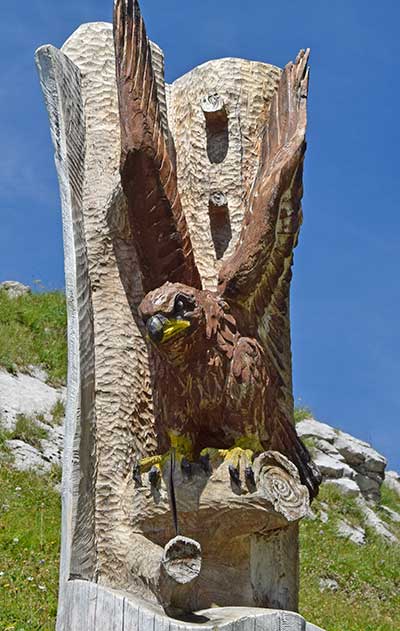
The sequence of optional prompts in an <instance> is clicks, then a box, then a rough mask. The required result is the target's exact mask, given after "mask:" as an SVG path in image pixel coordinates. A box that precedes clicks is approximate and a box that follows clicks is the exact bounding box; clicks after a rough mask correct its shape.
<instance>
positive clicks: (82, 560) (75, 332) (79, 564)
mask: <svg viewBox="0 0 400 631" xmlns="http://www.w3.org/2000/svg"><path fill="white" fill-rule="evenodd" d="M36 63H37V66H38V69H39V74H40V81H41V85H42V89H43V93H44V97H45V101H46V105H47V109H48V113H49V119H50V129H51V135H52V139H53V144H54V148H55V162H56V168H57V174H58V179H59V186H60V196H61V207H62V217H63V237H64V259H65V286H66V299H67V310H68V398H67V406H66V419H65V445H64V462H63V467H64V471H63V485H62V505H63V511H62V515H63V522H62V550H61V572H60V585H61V587H62V585H63V583H64V582H65V581H66V580H67V579H68V578H69V576H70V575H74V574H75V575H78V576H80V577H82V578H87V579H90V578H93V575H94V566H95V540H94V535H95V533H94V494H95V491H94V485H95V475H94V469H95V462H96V458H95V424H94V420H95V419H94V331H93V312H92V295H91V284H90V280H89V273H88V260H87V250H86V239H85V234H84V222H83V211H82V207H83V199H82V193H83V181H84V160H85V151H86V145H85V141H86V129H85V116H84V106H83V102H82V93H81V77H80V73H79V70H78V68H77V67H76V66H75V65H74V64H73V63H72V62H71V61H70V60H69V59H68V58H67V57H66V56H65V55H63V54H62V53H61V52H60V51H59V50H57V49H56V48H54V47H52V46H43V47H42V48H40V49H39V50H38V51H37V54H36ZM73 552H74V555H73V556H74V558H73V559H71V555H72V553H73ZM61 595H62V590H61ZM61 600H62V598H61Z"/></svg>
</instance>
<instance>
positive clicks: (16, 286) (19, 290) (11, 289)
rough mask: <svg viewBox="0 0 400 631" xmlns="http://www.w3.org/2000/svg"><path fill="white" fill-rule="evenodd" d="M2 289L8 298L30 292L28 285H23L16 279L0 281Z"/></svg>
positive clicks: (0, 288)
mask: <svg viewBox="0 0 400 631" xmlns="http://www.w3.org/2000/svg"><path fill="white" fill-rule="evenodd" d="M2 289H3V290H4V291H6V292H7V295H8V297H9V298H19V296H24V295H25V294H30V293H31V288H30V287H28V286H27V285H23V284H22V283H19V282H18V281H16V280H5V281H4V282H2V283H0V290H2Z"/></svg>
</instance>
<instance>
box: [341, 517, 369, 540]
mask: <svg viewBox="0 0 400 631" xmlns="http://www.w3.org/2000/svg"><path fill="white" fill-rule="evenodd" d="M337 534H338V536H339V537H343V538H344V539H349V540H350V541H352V542H353V543H356V544H357V545H359V546H362V545H364V543H365V530H364V529H363V528H361V526H352V525H351V524H349V522H347V521H345V520H344V519H341V520H340V521H339V522H338V524H337Z"/></svg>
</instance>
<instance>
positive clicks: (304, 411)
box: [294, 407, 313, 424]
mask: <svg viewBox="0 0 400 631" xmlns="http://www.w3.org/2000/svg"><path fill="white" fill-rule="evenodd" d="M312 415H313V413H312V412H311V410H310V408H307V407H299V408H298V407H296V408H294V422H295V423H296V424H297V423H300V421H304V419H306V418H312Z"/></svg>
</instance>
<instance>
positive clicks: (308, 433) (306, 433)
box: [296, 418, 337, 443]
mask: <svg viewBox="0 0 400 631" xmlns="http://www.w3.org/2000/svg"><path fill="white" fill-rule="evenodd" d="M296 430H297V433H298V435H299V436H300V438H320V439H322V440H326V441H327V442H330V443H333V441H334V440H335V438H336V436H337V434H336V432H335V430H334V429H333V428H332V427H330V426H329V425H326V423H320V422H319V421H316V420H315V419H313V418H308V419H305V420H304V421H300V423H297V425H296Z"/></svg>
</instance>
